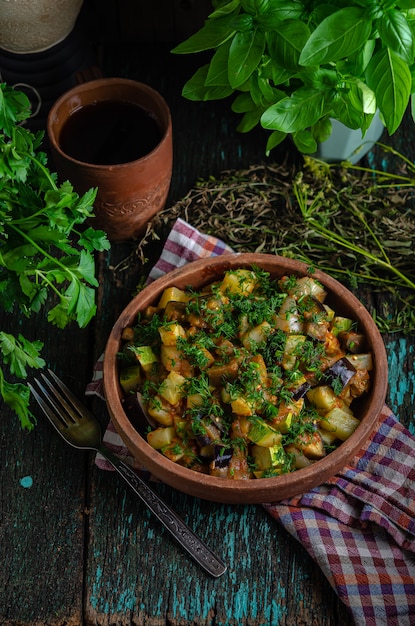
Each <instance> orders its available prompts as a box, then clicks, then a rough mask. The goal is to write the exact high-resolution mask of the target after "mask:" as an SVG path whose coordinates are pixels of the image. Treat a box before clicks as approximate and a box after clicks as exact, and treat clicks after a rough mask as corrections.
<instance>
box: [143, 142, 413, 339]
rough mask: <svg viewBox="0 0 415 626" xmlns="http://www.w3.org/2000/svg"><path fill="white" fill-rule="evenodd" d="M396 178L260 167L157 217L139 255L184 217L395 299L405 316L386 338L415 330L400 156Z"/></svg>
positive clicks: (409, 221) (356, 169)
mask: <svg viewBox="0 0 415 626" xmlns="http://www.w3.org/2000/svg"><path fill="white" fill-rule="evenodd" d="M381 147H382V148H383V149H384V150H385V152H390V153H391V154H392V156H393V158H394V159H395V160H397V161H398V165H397V168H396V169H397V173H395V172H383V171H377V170H372V169H370V168H366V167H362V166H359V165H356V166H353V165H351V164H350V163H343V164H340V165H329V164H327V163H323V162H321V161H318V160H316V159H313V158H310V157H305V159H304V162H303V165H302V167H295V166H294V165H287V164H282V165H274V164H271V165H269V164H260V165H255V166H252V167H250V168H248V169H247V170H239V171H227V172H222V173H221V174H220V176H219V177H217V178H214V177H210V178H209V179H208V180H204V181H199V182H198V183H197V185H196V186H195V188H193V189H191V190H190V191H189V193H188V194H187V195H186V196H185V197H184V198H183V199H182V200H180V201H179V202H177V203H176V204H175V205H174V206H173V207H170V208H169V209H167V210H165V211H164V212H162V213H161V214H159V215H158V216H157V217H156V218H155V220H154V221H153V223H152V224H151V226H150V227H149V229H148V231H147V233H146V236H145V237H144V239H143V240H142V241H141V242H140V244H139V246H138V248H137V249H136V251H135V253H134V254H135V255H138V256H140V257H141V259H142V260H144V256H145V251H146V247H147V246H148V245H149V244H150V242H151V240H152V239H153V238H155V237H156V238H163V237H164V236H166V235H167V233H168V230H169V229H170V228H171V226H172V224H173V223H174V221H175V219H176V218H177V217H182V218H183V219H185V220H187V221H189V222H190V223H191V224H192V225H193V226H195V227H196V228H199V229H200V230H203V231H204V232H206V233H209V234H213V235H216V236H219V237H221V238H222V239H224V240H225V241H226V242H227V243H228V244H229V245H231V246H232V247H233V248H234V250H235V251H238V252H248V251H249V252H268V253H274V254H279V255H282V256H286V257H292V258H296V259H299V260H302V261H304V262H306V263H307V264H309V265H312V266H314V267H319V268H320V269H322V270H323V271H325V272H327V273H329V274H331V275H332V276H334V277H336V278H338V279H339V280H341V281H342V282H343V283H346V284H348V286H350V288H351V289H355V288H357V287H358V286H359V285H360V286H361V285H365V286H368V287H370V289H371V290H372V291H383V292H388V291H390V292H393V293H394V296H395V298H398V301H399V303H400V306H399V308H397V309H396V310H394V311H387V312H386V313H384V314H383V315H381V314H380V313H379V312H377V311H376V310H374V312H373V315H374V317H376V319H377V322H378V324H379V327H380V328H381V329H382V330H383V331H384V332H386V331H388V332H393V331H396V330H400V331H405V332H409V331H413V329H414V328H415V250H414V242H415V211H414V191H415V166H414V165H413V164H412V163H411V162H410V160H409V159H407V158H406V157H405V156H404V155H401V154H400V153H398V152H397V151H396V150H394V149H392V148H390V147H388V146H381Z"/></svg>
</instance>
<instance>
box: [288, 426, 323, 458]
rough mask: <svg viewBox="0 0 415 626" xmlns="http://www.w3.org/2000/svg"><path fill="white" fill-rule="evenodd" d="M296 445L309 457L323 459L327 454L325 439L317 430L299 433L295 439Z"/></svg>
mask: <svg viewBox="0 0 415 626" xmlns="http://www.w3.org/2000/svg"><path fill="white" fill-rule="evenodd" d="M295 446H296V447H297V448H298V449H299V450H301V452H303V454H305V456H306V457H307V458H309V459H322V458H323V457H324V456H326V451H325V449H324V443H323V440H322V438H321V435H320V433H319V432H318V431H317V430H316V431H314V432H313V433H303V434H302V435H299V436H298V437H297V439H296V441H295Z"/></svg>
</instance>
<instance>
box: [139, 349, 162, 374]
mask: <svg viewBox="0 0 415 626" xmlns="http://www.w3.org/2000/svg"><path fill="white" fill-rule="evenodd" d="M133 352H134V354H135V356H136V359H137V361H138V362H139V363H140V365H141V367H142V368H143V370H144V371H145V372H151V370H152V369H153V366H154V363H157V362H158V358H157V356H156V355H155V354H154V352H153V350H152V348H151V346H134V348H133Z"/></svg>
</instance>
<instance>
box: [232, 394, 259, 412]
mask: <svg viewBox="0 0 415 626" xmlns="http://www.w3.org/2000/svg"><path fill="white" fill-rule="evenodd" d="M231 409H232V413H235V415H242V416H244V417H247V416H249V415H253V413H254V407H253V405H252V403H250V402H248V400H247V399H246V398H243V397H242V396H240V397H239V398H236V399H235V400H232V402H231Z"/></svg>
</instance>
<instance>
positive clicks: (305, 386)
mask: <svg viewBox="0 0 415 626" xmlns="http://www.w3.org/2000/svg"><path fill="white" fill-rule="evenodd" d="M309 389H311V385H310V383H309V382H307V381H306V382H304V383H302V384H301V385H300V386H299V387H297V389H295V391H294V392H293V395H292V398H293V400H301V398H304V396H305V395H306V394H307V391H309Z"/></svg>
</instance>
